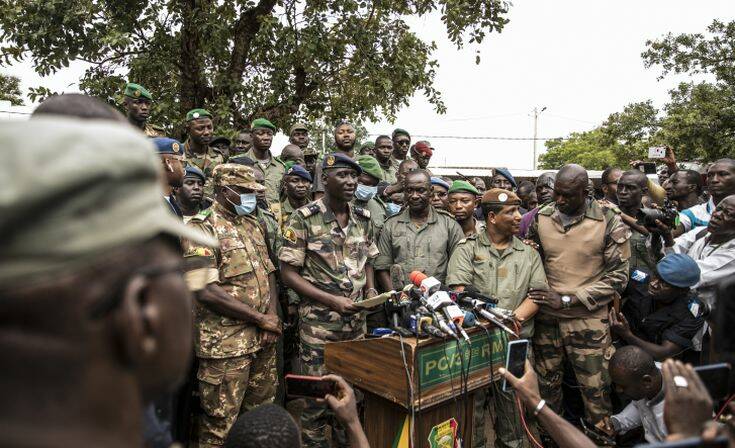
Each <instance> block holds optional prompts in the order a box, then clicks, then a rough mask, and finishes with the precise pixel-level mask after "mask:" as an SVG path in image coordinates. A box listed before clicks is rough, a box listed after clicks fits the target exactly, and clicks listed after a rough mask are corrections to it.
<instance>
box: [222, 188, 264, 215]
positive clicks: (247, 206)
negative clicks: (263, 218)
mask: <svg viewBox="0 0 735 448" xmlns="http://www.w3.org/2000/svg"><path fill="white" fill-rule="evenodd" d="M230 191H232V192H233V193H235V194H237V193H236V192H235V191H234V190H232V189H230ZM228 201H229V199H228ZM229 202H230V204H232V206H233V207H235V213H237V214H238V215H239V216H244V215H249V214H251V213H253V210H255V206H256V205H257V203H258V198H257V197H255V193H245V194H241V195H240V205H237V204H235V203H233V202H232V201H229Z"/></svg>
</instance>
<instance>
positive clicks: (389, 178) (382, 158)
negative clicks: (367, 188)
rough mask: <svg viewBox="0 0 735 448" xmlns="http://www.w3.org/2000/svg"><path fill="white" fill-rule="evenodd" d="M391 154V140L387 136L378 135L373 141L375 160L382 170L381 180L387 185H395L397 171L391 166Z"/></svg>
mask: <svg viewBox="0 0 735 448" xmlns="http://www.w3.org/2000/svg"><path fill="white" fill-rule="evenodd" d="M392 154H393V140H391V138H390V137H389V136H387V135H380V136H378V138H376V139H375V156H374V157H375V159H376V160H377V161H378V162H379V163H380V168H381V169H382V170H383V180H384V181H386V182H388V183H389V184H394V183H396V180H397V179H396V174H397V173H398V169H397V168H396V167H395V166H393V163H392V161H391V155H392Z"/></svg>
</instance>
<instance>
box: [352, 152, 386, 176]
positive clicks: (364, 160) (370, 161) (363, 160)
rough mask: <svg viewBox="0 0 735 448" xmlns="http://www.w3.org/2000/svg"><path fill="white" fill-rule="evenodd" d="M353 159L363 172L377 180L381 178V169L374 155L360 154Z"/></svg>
mask: <svg viewBox="0 0 735 448" xmlns="http://www.w3.org/2000/svg"><path fill="white" fill-rule="evenodd" d="M355 160H356V161H357V164H358V165H360V168H362V170H363V171H364V172H366V173H367V174H369V175H371V176H373V177H374V178H376V179H378V181H381V180H383V169H382V168H381V167H380V163H378V160H377V159H376V158H375V157H373V156H369V155H362V156H357V159H355Z"/></svg>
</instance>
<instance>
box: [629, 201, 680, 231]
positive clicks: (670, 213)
mask: <svg viewBox="0 0 735 448" xmlns="http://www.w3.org/2000/svg"><path fill="white" fill-rule="evenodd" d="M678 215H679V211H678V210H677V209H676V207H675V206H674V204H672V203H671V202H670V201H669V200H668V199H666V200H664V206H663V208H642V209H640V210H639V211H638V215H636V219H637V220H638V222H639V223H641V224H643V225H644V226H646V227H656V220H659V221H661V222H662V223H663V224H665V225H666V226H668V227H674V224H675V223H676V217H677V216H678Z"/></svg>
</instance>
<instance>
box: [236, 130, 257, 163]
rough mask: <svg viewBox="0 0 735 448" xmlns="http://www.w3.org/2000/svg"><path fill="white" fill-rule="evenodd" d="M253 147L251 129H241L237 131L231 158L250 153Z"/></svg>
mask: <svg viewBox="0 0 735 448" xmlns="http://www.w3.org/2000/svg"><path fill="white" fill-rule="evenodd" d="M252 147H253V138H252V137H251V136H250V129H241V130H239V131H237V135H236V136H235V140H234V141H233V142H232V148H230V156H231V157H237V156H241V155H243V154H245V153H246V152H248V151H250V148H252Z"/></svg>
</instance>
